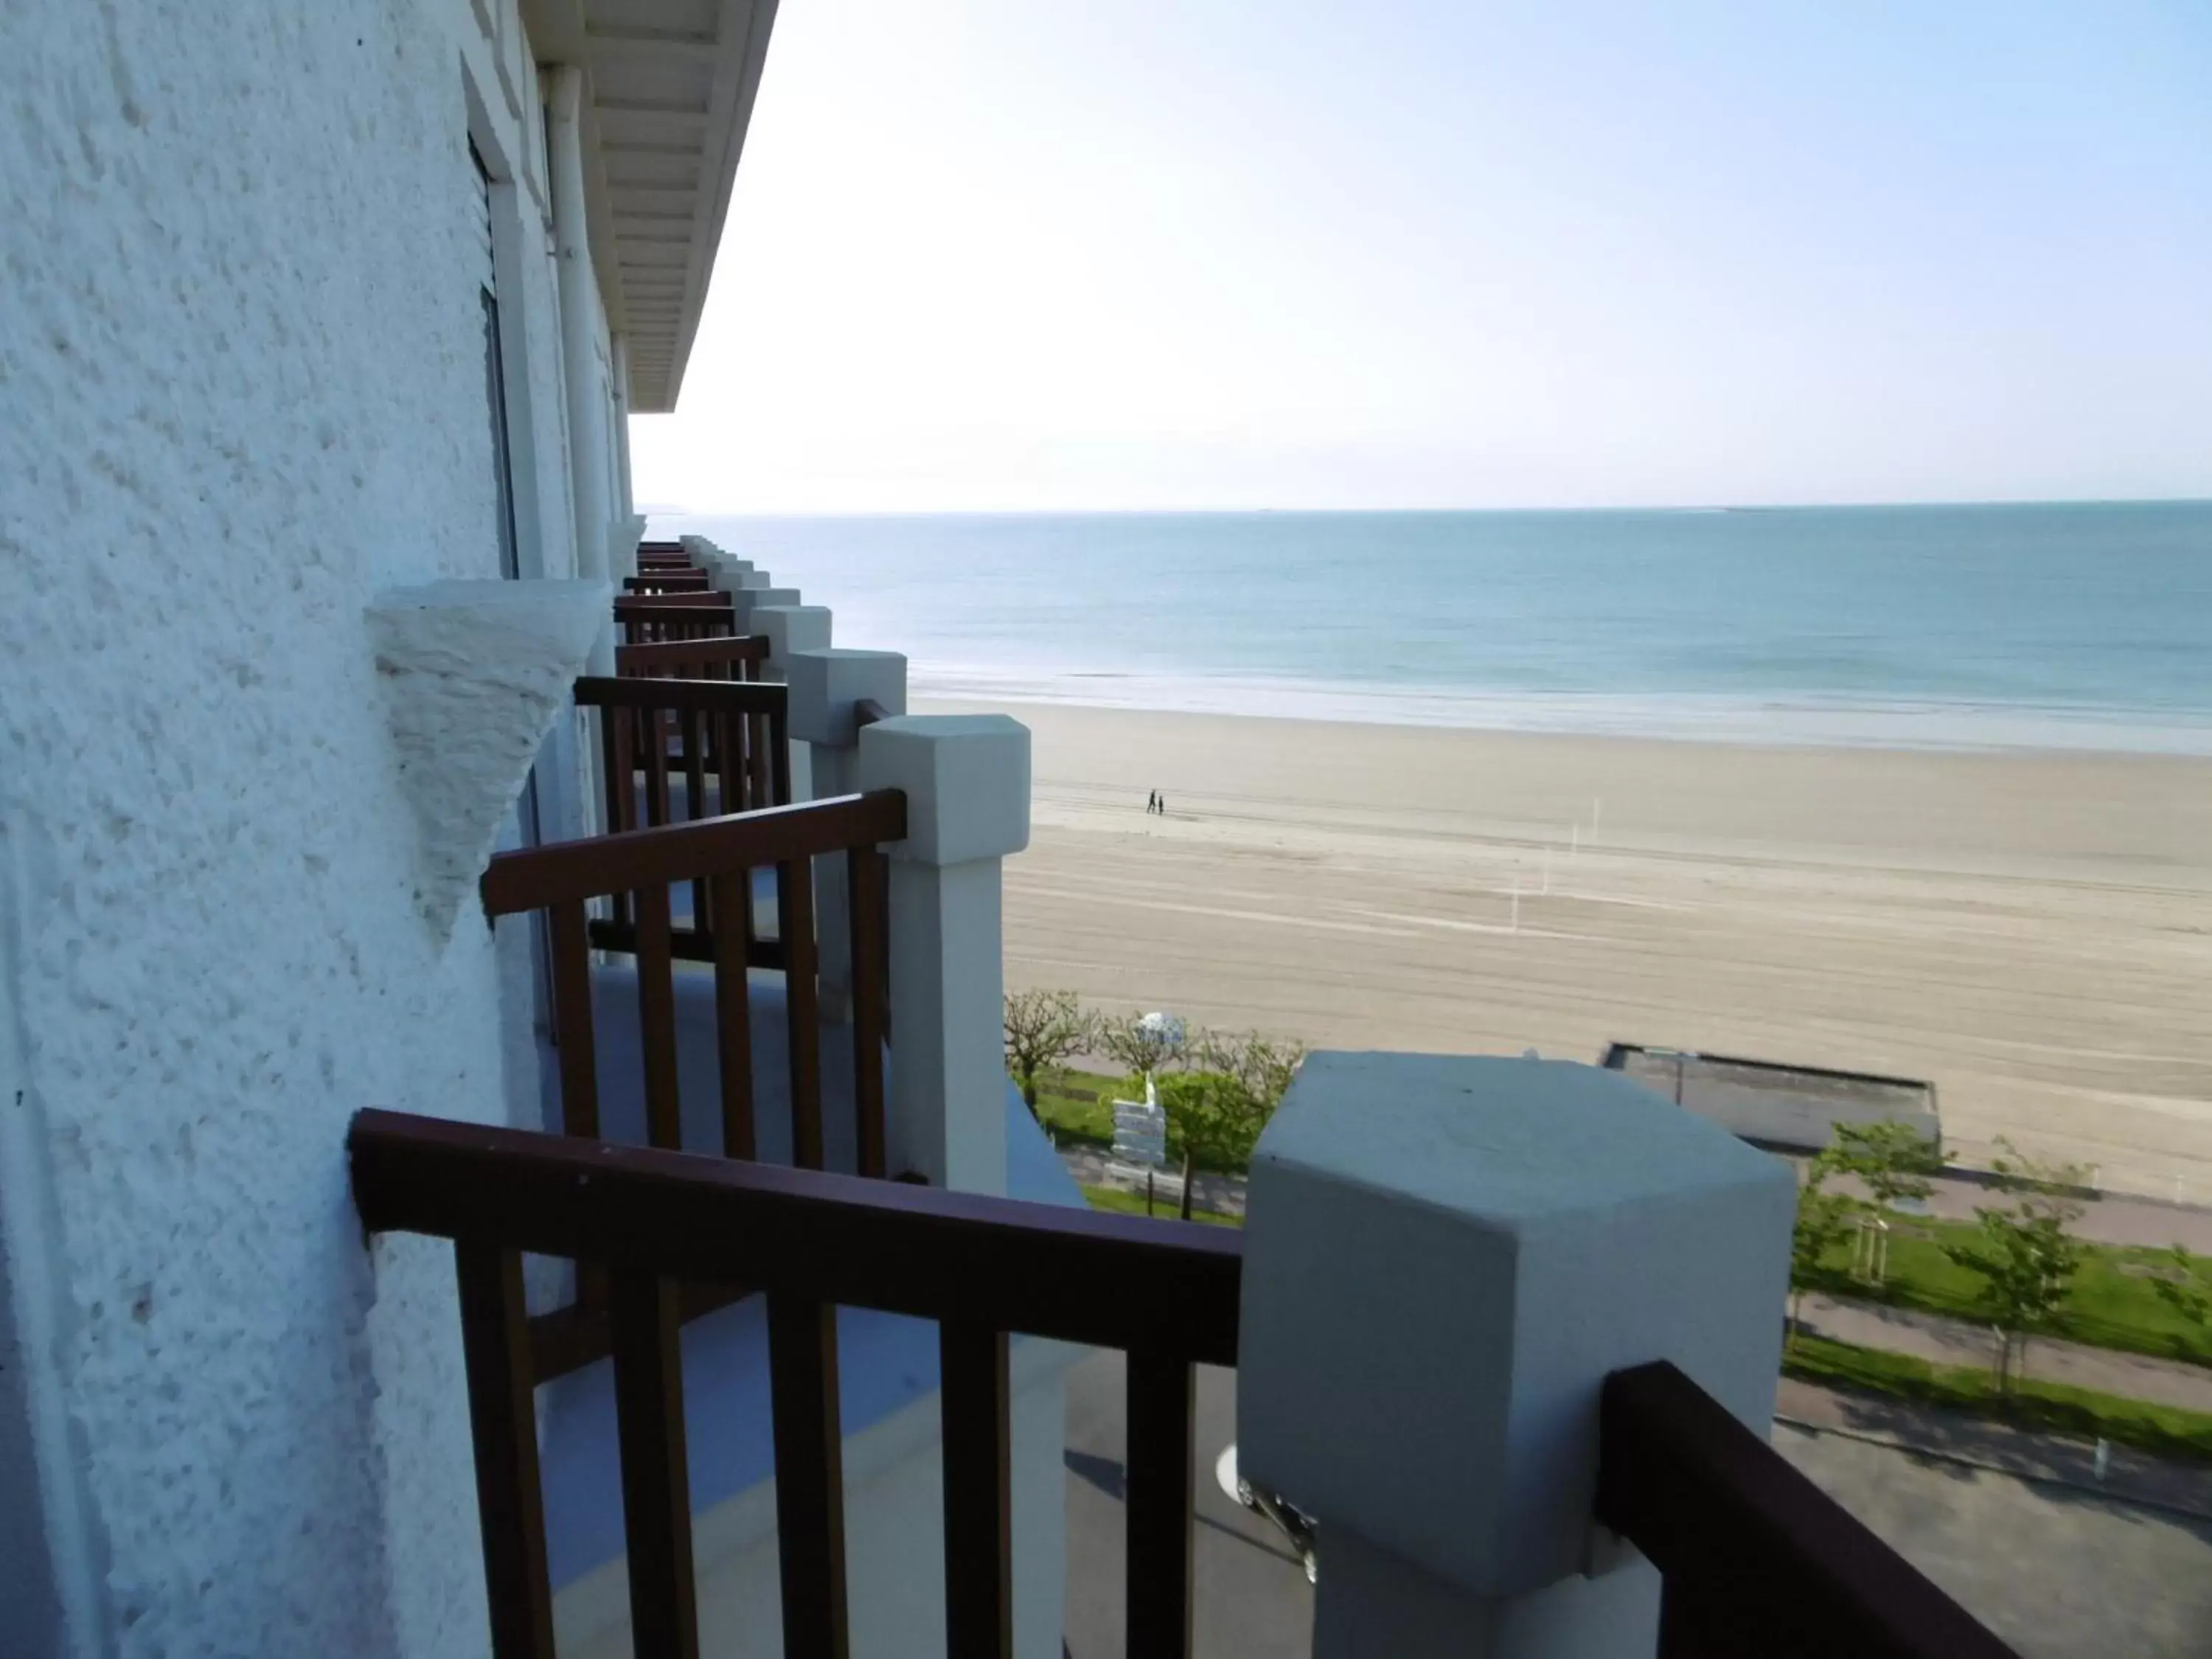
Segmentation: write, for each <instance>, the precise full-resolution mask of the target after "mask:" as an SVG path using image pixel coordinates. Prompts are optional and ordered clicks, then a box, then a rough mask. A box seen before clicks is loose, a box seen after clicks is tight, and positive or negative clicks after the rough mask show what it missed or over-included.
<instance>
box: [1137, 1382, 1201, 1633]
mask: <svg viewBox="0 0 2212 1659" xmlns="http://www.w3.org/2000/svg"><path fill="white" fill-rule="evenodd" d="M1194 1380H1195V1374H1194V1371H1193V1370H1192V1368H1191V1364H1190V1362H1189V1360H1188V1358H1184V1357H1183V1356H1182V1355H1180V1354H1175V1353H1161V1352H1152V1351H1147V1350H1143V1349H1136V1350H1132V1351H1131V1352H1130V1354H1129V1413H1128V1437H1129V1443H1128V1480H1129V1486H1128V1497H1127V1503H1126V1506H1125V1507H1126V1513H1125V1515H1124V1516H1123V1520H1124V1522H1125V1523H1126V1525H1127V1528H1128V1572H1129V1577H1128V1585H1127V1594H1128V1609H1129V1612H1128V1638H1129V1651H1130V1652H1131V1653H1132V1654H1139V1653H1141V1654H1145V1655H1147V1656H1151V1655H1160V1656H1186V1655H1188V1653H1189V1652H1190V1628H1191V1626H1190V1582H1191V1573H1190V1564H1191V1506H1192V1497H1193V1494H1192V1491H1191V1472H1190V1469H1191V1417H1192V1413H1193V1411H1194V1407H1195V1403H1196V1402H1195V1399H1194Z"/></svg>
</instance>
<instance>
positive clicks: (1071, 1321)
mask: <svg viewBox="0 0 2212 1659" xmlns="http://www.w3.org/2000/svg"><path fill="white" fill-rule="evenodd" d="M349 1150H350V1152H351V1156H352V1164H353V1187H354V1196H355V1201H356V1203H357V1204H358V1206H360V1210H361V1214H362V1219H363V1221H364V1222H365V1223H366V1224H367V1225H368V1227H369V1229H370V1230H371V1231H378V1232H389V1231H399V1232H414V1233H422V1234H428V1235H430V1236H432V1237H441V1238H448V1239H451V1240H453V1243H454V1263H455V1268H456V1271H457V1273H458V1275H459V1281H460V1299H461V1320H462V1334H463V1343H464V1348H465V1353H466V1357H467V1366H468V1388H469V1408H470V1420H471V1427H472V1429H473V1431H474V1434H475V1440H476V1456H477V1504H478V1510H479V1517H480V1520H481V1522H482V1526H483V1541H484V1565H485V1572H486V1577H487V1579H488V1581H489V1590H490V1601H491V1611H492V1650H493V1652H494V1653H495V1655H497V1656H498V1659H552V1654H553V1644H552V1599H551V1594H550V1585H549V1583H548V1579H547V1573H546V1554H545V1522H544V1510H543V1499H542V1496H541V1492H540V1489H539V1481H538V1438H537V1419H536V1416H535V1413H534V1412H533V1410H532V1395H531V1388H532V1380H533V1376H534V1375H535V1372H534V1369H533V1364H532V1352H531V1344H530V1338H529V1322H528V1320H527V1317H526V1309H525V1307H524V1303H523V1287H522V1255H523V1253H524V1252H526V1251H527V1252H532V1253H536V1254H541V1255H551V1256H558V1257H565V1258H568V1259H569V1260H572V1261H576V1262H578V1263H579V1264H580V1265H589V1266H596V1267H599V1268H601V1269H603V1270H604V1271H605V1274H606V1277H607V1279H608V1283H609V1287H610V1289H609V1293H610V1301H611V1331H612V1340H611V1351H612V1356H613V1360H614V1367H615V1377H614V1381H615V1401H616V1413H617V1425H618V1428H617V1442H618V1444H619V1447H620V1454H621V1463H622V1487H623V1526H624V1529H625V1534H626V1540H627V1546H628V1550H629V1596H630V1619H631V1630H632V1635H633V1640H634V1644H635V1651H636V1652H638V1653H640V1654H654V1655H679V1656H691V1655H696V1653H697V1651H698V1629H697V1613H696V1604H695V1590H694V1584H693V1564H692V1554H691V1504H690V1492H689V1488H688V1485H687V1476H686V1465H685V1437H684V1398H683V1386H684V1385H683V1370H682V1365H681V1363H680V1356H679V1351H678V1330H679V1327H680V1324H681V1322H682V1319H683V1318H684V1316H685V1313H686V1311H687V1310H686V1306H685V1302H684V1297H683V1294H682V1291H683V1287H684V1286H685V1285H692V1284H698V1283H701V1282H704V1283H707V1284H709V1285H715V1286H721V1287H726V1288H727V1290H728V1291H730V1292H731V1293H734V1294H744V1293H748V1292H755V1291H757V1292H764V1293H765V1294H766V1296H767V1297H768V1329H769V1392H770V1400H771V1408H772V1412H773V1416H774V1419H775V1420H774V1445H775V1482H776V1493H775V1497H776V1522H777V1547H778V1555H779V1558H780V1561H781V1577H782V1590H783V1595H782V1601H783V1638H784V1652H785V1653H786V1654H787V1656H790V1659H832V1656H842V1654H843V1653H844V1651H845V1629H846V1595H847V1586H846V1582H845V1527H844V1499H843V1482H842V1431H841V1427H840V1424H839V1420H838V1389H837V1334H836V1330H837V1328H836V1309H837V1308H838V1307H840V1306H845V1307H856V1308H872V1309H878V1310H883V1311H885V1312H890V1313H898V1314H906V1315H910V1316H917V1317H920V1318H924V1319H933V1320H935V1321H937V1322H938V1324H939V1356H940V1361H941V1372H940V1383H941V1388H942V1391H943V1392H942V1396H941V1409H942V1413H943V1419H942V1420H943V1425H944V1427H943V1444H944V1460H945V1462H944V1468H945V1499H944V1503H945V1509H944V1514H945V1590H946V1594H945V1618H946V1626H947V1638H948V1639H947V1643H946V1650H947V1651H949V1652H951V1653H955V1654H959V1655H962V1656H963V1659H964V1656H984V1655H997V1656H1006V1655H1009V1654H1011V1652H1012V1566H1011V1561H1012V1535H1011V1526H1012V1522H1011V1505H1010V1500H1009V1484H1008V1482H1009V1463H1010V1450H1009V1445H1010V1431H1009V1423H1008V1410H1009V1387H1008V1381H1007V1338H1008V1336H1009V1334H1024V1333H1025V1334H1036V1335H1039V1336H1048V1337H1057V1338H1060V1339H1062V1340H1066V1341H1070V1342H1079V1343H1086V1344H1091V1345H1094V1346H1103V1347H1113V1348H1120V1349H1122V1350H1125V1351H1126V1352H1127V1354H1128V1356H1129V1368H1128V1377H1129V1381H1128V1410H1129V1440H1130V1450H1129V1461H1128V1485H1127V1532H1128V1541H1129V1544H1128V1591H1127V1595H1128V1641H1129V1651H1130V1652H1131V1653H1133V1654H1143V1655H1146V1656H1152V1655H1180V1654H1187V1653H1188V1651H1189V1632H1190V1591H1191V1524H1192V1520H1191V1517H1192V1450H1193V1446H1192V1407H1193V1370H1192V1368H1193V1366H1194V1365H1196V1364H1216V1365H1229V1364H1235V1363H1236V1358H1237V1298H1238V1273H1239V1269H1240V1267H1241V1262H1242V1256H1243V1251H1242V1249H1241V1240H1240V1239H1239V1238H1238V1237H1237V1235H1235V1234H1234V1233H1230V1232H1226V1231H1222V1230H1218V1229H1212V1228H1205V1227H1200V1226H1196V1225H1188V1224H1179V1223H1164V1222H1152V1221H1146V1220H1139V1219H1137V1218H1125V1217H1118V1216H1107V1215H1098V1214H1094V1213H1091V1212H1088V1211H1082V1210H1067V1209H1061V1208H1057V1207H1054V1206H1042V1205H1032V1204H1024V1203H1020V1202H1018V1201H1015V1200H1007V1199H998V1198H987V1197H980V1196H976V1195H973V1194H960V1193H946V1192H940V1191H936V1190H933V1189H931V1188H919V1187H910V1186H904V1185H901V1184H898V1183H896V1182H866V1181H858V1180H854V1179H852V1178H850V1177H846V1176H829V1175H822V1174H817V1173H814V1172H811V1171H805V1170H786V1169H778V1168H771V1167H768V1166H763V1165H759V1164H739V1163H730V1162H725V1161H722V1160H719V1159H714V1158H698V1157H693V1156H686V1155H684V1154H679V1153H671V1152H655V1151H648V1150H645V1149H641V1148H629V1147H617V1146H605V1145H597V1144H592V1143H589V1142H586V1141H580V1140H571V1139H564V1138H562V1137H559V1136H551V1135H543V1134H531V1133H523V1132H520V1131H515V1130H505V1129H491V1128H483V1127H474V1126H471V1125H466V1124H460V1123H453V1122H447V1121H442V1120H438V1119H432V1118H420V1117H409V1116H404V1115H398V1114H394V1113H387V1112H364V1113H362V1114H361V1115H359V1116H358V1117H357V1118H356V1119H355V1121H354V1125H353V1129H352V1133H351V1134H350V1137H349ZM1077 1286H1079V1287H1080V1289H1079V1290H1077V1289H1073V1288H1072V1287H1077ZM718 1299H727V1297H721V1298H718ZM863 1593H865V1591H864V1592H863Z"/></svg>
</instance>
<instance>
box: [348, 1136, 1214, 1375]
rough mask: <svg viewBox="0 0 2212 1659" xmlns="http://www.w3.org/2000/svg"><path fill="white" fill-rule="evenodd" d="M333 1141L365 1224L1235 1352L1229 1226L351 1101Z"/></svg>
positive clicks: (891, 1308)
mask: <svg viewBox="0 0 2212 1659" xmlns="http://www.w3.org/2000/svg"><path fill="white" fill-rule="evenodd" d="M346 1147H347V1152H348V1153H349V1157H350V1158H351V1160H352V1168H353V1191H354V1202H355V1204H356V1206H358V1207H359V1209H360V1212H361V1218H362V1222H363V1223H364V1225H367V1226H368V1230H369V1231H372V1232H411V1233H423V1234H428V1236H430V1237H435V1238H450V1239H454V1240H457V1241H461V1242H466V1243H476V1244H481V1245H490V1246H496V1247H497V1248H499V1249H509V1250H523V1251H529V1252H536V1253H538V1254H542V1255H556V1256H567V1257H569V1258H572V1259H575V1260H580V1261H592V1262H605V1263H607V1264H609V1265H610V1266H611V1267H617V1268H619V1269H621V1270H623V1271H625V1272H629V1273H643V1274H653V1275H658V1276H660V1277H664V1278H670V1279H688V1280H706V1281H710V1282H715V1283H727V1284H736V1285H750V1286H754V1287H757V1288H759V1289H762V1290H764V1291H768V1292H769V1293H770V1294H771V1295H781V1296H789V1297H798V1298H800V1299H801V1300H805V1301H810V1302H819V1303H824V1304H836V1305H839V1306H843V1307H854V1308H874V1309H878V1310H881V1311H883V1312H886V1313H898V1314H908V1315H912V1316H916V1317H919V1318H923V1319H939V1320H951V1321H955V1322H966V1323H969V1324H975V1325H981V1326H987V1327H988V1328H994V1329H997V1330H1006V1331H1018V1332H1024V1333H1028V1334H1033V1335H1037V1336H1048V1337H1057V1338H1059V1339H1060V1340H1063V1341H1068V1342H1081V1343H1089V1344H1093V1345H1096V1346H1105V1347H1117V1348H1125V1349H1132V1350H1135V1351H1138V1352H1145V1353H1150V1354H1154V1355H1158V1356H1161V1357H1164V1358H1166V1357H1172V1358H1176V1359H1178V1360H1181V1361H1184V1362H1188V1363H1194V1364H1212V1365H1233V1364H1236V1363H1237V1295H1238V1281H1239V1278H1240V1275H1241V1273H1242V1272H1243V1261H1244V1249H1243V1235H1242V1234H1241V1233H1239V1232H1237V1231H1236V1230H1234V1229H1232V1228H1226V1227H1208V1226H1205V1225H1200V1224H1199V1223H1195V1222H1164V1221H1155V1220H1152V1219H1150V1218H1143V1217H1137V1216H1118V1215H1109V1214H1105V1213H1103V1212H1097V1211H1092V1210H1079V1209H1071V1208H1064V1207H1061V1206H1057V1205H1049V1204H1030V1203H1025V1202H1024V1201H1022V1200H1018V1199H1010V1198H994V1197H989V1196H987V1195H984V1194H976V1193H955V1192H945V1191H942V1190H940V1189H939V1188H933V1187H921V1186H913V1185H909V1184H908V1183H906V1182H896V1181H867V1180H863V1179H861V1178H860V1177H859V1176H842V1175H829V1174H825V1173H823V1172H820V1171H817V1170H792V1169H785V1168H782V1167H781V1166H779V1165H774V1164H749V1163H743V1162H739V1161H737V1160H734V1159H729V1158H709V1157H704V1156H702V1155H699V1154H696V1153H691V1152H661V1151H658V1150H655V1149H653V1148H650V1147H643V1146H616V1145H613V1144H611V1143H609V1142H605V1141H586V1140H578V1139H571V1138H569V1137H568V1136H564V1135H552V1134H543V1133H534V1132H532V1131H529V1130H524V1129H504V1128H494V1127H488V1126H485V1125H482V1124H473V1123H460V1122H455V1121H450V1120H448V1119H445V1118H434V1117H418V1116H415V1115H410V1114H407V1113H403V1112H386V1111H376V1110H369V1111H363V1112H361V1113H358V1114H356V1116H355V1118H354V1121H353V1125H352V1127H351V1130H350V1131H349V1133H348V1135H347V1137H346Z"/></svg>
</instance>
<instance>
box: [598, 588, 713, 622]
mask: <svg viewBox="0 0 2212 1659" xmlns="http://www.w3.org/2000/svg"><path fill="white" fill-rule="evenodd" d="M730 608H731V605H730V596H729V595H728V594H726V593H725V592H721V591H720V589H718V588H712V587H710V588H708V589H706V590H705V591H703V592H688V593H623V594H618V595H617V596H616V599H615V615H617V617H654V616H658V615H659V613H660V612H661V611H665V610H671V609H681V610H685V611H693V610H701V609H704V610H708V611H727V610H729V609H730Z"/></svg>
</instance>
